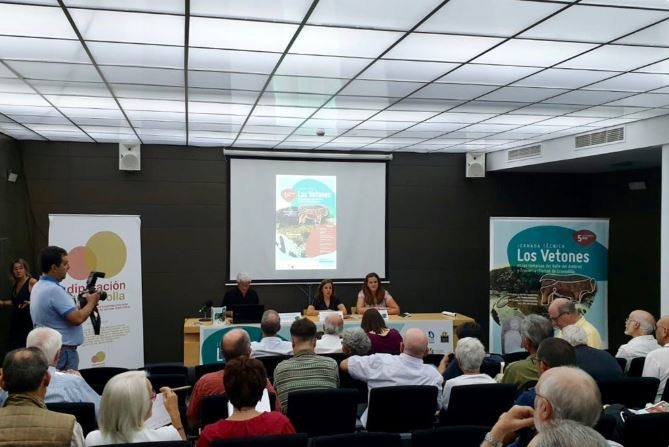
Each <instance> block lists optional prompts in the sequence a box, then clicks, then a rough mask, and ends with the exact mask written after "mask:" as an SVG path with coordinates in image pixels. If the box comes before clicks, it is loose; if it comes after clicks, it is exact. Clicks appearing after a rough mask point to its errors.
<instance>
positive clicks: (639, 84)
mask: <svg viewBox="0 0 669 447" xmlns="http://www.w3.org/2000/svg"><path fill="white" fill-rule="evenodd" d="M665 86H669V74H651V73H625V74H622V75H620V76H616V77H615V78H611V79H607V80H606V81H602V82H598V83H596V84H593V85H589V86H588V89H589V90H599V89H602V90H619V91H626V92H645V91H648V90H655V89H657V88H660V87H665Z"/></svg>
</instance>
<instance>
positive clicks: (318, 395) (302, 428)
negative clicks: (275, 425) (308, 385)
mask: <svg viewBox="0 0 669 447" xmlns="http://www.w3.org/2000/svg"><path fill="white" fill-rule="evenodd" d="M323 405H325V406H327V412H322V411H318V408H320V407H321V406H323ZM357 408H358V391H357V390H354V389H349V388H335V389H322V390H303V391H293V392H292V393H290V394H288V414H287V416H288V419H290V422H291V423H292V424H293V427H295V431H297V432H298V433H306V434H307V435H308V436H309V437H314V436H326V435H335V434H339V433H353V432H354V431H355V422H356V416H357Z"/></svg>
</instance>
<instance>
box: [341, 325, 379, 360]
mask: <svg viewBox="0 0 669 447" xmlns="http://www.w3.org/2000/svg"><path fill="white" fill-rule="evenodd" d="M341 344H342V345H344V346H347V347H348V348H349V349H350V350H351V355H367V354H368V353H369V351H370V350H371V349H372V342H371V341H370V340H369V336H368V335H367V333H366V332H365V331H364V330H363V329H362V328H361V327H352V328H348V329H346V330H345V331H344V332H342V334H341Z"/></svg>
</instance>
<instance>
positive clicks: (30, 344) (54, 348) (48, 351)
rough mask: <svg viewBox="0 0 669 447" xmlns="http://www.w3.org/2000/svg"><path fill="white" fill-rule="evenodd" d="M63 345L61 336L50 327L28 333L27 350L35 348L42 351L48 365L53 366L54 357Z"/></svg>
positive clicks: (39, 328)
mask: <svg viewBox="0 0 669 447" xmlns="http://www.w3.org/2000/svg"><path fill="white" fill-rule="evenodd" d="M62 345H63V336H62V335H61V334H60V332H58V331H57V330H55V329H51V328H50V327H38V328H35V329H33V330H32V331H30V332H29V333H28V337H26V347H27V348H37V349H39V350H40V351H42V354H44V356H45V357H46V360H47V361H48V362H49V365H52V366H55V363H56V362H55V361H56V356H57V355H58V351H60V348H61V346H62Z"/></svg>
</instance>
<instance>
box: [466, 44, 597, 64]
mask: <svg viewBox="0 0 669 447" xmlns="http://www.w3.org/2000/svg"><path fill="white" fill-rule="evenodd" d="M594 47H595V45H594V44H587V43H575V42H552V41H548V40H521V39H513V40H510V41H508V42H505V43H503V44H502V45H500V46H498V47H497V48H494V49H493V50H491V51H489V52H487V53H486V54H484V55H482V56H480V57H478V58H477V59H476V60H475V61H474V62H476V63H480V64H500V65H525V66H534V67H550V66H551V65H554V64H557V63H558V62H562V61H564V60H566V59H569V58H571V57H574V56H576V55H578V54H581V53H583V52H584V51H588V50H590V49H592V48H594Z"/></svg>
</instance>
